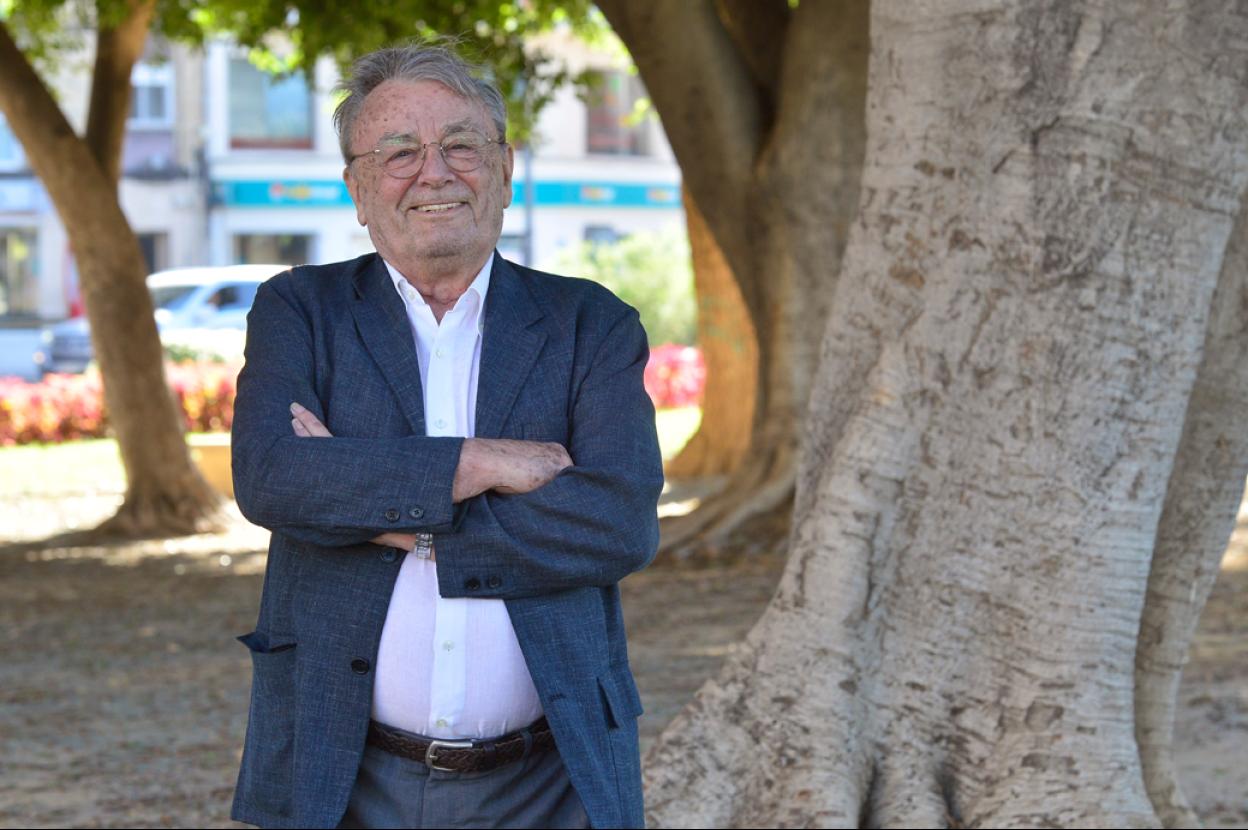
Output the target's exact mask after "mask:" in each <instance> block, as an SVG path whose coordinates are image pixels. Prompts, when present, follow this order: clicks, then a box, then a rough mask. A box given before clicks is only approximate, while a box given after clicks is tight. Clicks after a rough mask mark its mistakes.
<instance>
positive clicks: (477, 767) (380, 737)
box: [368, 718, 555, 772]
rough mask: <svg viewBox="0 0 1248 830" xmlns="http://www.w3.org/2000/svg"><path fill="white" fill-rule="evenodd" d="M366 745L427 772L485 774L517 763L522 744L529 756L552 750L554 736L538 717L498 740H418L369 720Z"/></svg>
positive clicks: (548, 726) (415, 737)
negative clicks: (425, 769) (431, 770)
mask: <svg viewBox="0 0 1248 830" xmlns="http://www.w3.org/2000/svg"><path fill="white" fill-rule="evenodd" d="M368 742H369V743H370V744H372V745H373V746H375V747H377V748H379V749H383V750H385V751H386V752H389V753H390V754H391V755H398V756H399V757H401V758H410V759H411V760H413V761H419V762H420V763H422V764H425V765H426V766H428V767H429V768H430V769H438V770H446V771H448V772H485V771H486V770H491V769H495V768H497V767H501V766H502V765H503V764H510V763H511V762H512V761H519V760H520V759H521V758H523V757H524V749H525V744H526V743H531V745H532V749H531V750H530V754H533V755H536V754H537V753H539V752H546V751H548V750H551V749H554V747H555V736H554V734H553V733H552V732H551V731H550V724H548V723H547V722H546V718H539V719H538V720H536V721H534V722H533V724H532V725H530V726H528V727H526V728H524V729H521V730H518V731H516V732H511V733H509V734H507V735H503V736H502V737H501V738H494V739H493V740H485V741H443V740H440V739H435V738H421V737H418V736H415V735H412V734H411V733H410V732H401V731H399V730H398V729H393V728H391V727H389V726H386V725H385V724H384V723H378V722H377V721H375V720H370V721H369V722H368Z"/></svg>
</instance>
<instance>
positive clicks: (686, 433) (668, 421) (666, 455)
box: [654, 406, 702, 461]
mask: <svg viewBox="0 0 1248 830" xmlns="http://www.w3.org/2000/svg"><path fill="white" fill-rule="evenodd" d="M654 423H655V426H656V427H657V428H658V430H659V449H660V451H662V453H663V460H664V461H669V460H671V459H672V458H675V457H676V454H677V453H678V452H680V451H681V450H682V449H684V446H685V444H687V443H688V442H689V439H690V438H692V437H693V434H694V433H695V432H697V431H698V425H699V424H701V423H702V409H701V407H697V406H685V407H681V408H680V409H660V410H659V411H658V412H656V413H655V416H654Z"/></svg>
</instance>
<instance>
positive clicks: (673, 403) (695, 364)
mask: <svg viewBox="0 0 1248 830" xmlns="http://www.w3.org/2000/svg"><path fill="white" fill-rule="evenodd" d="M704 386H706V364H705V363H703V362H702V352H700V351H698V350H697V349H695V348H694V347H693V346H682V345H680V344H679V343H668V344H665V345H663V346H656V347H654V348H653V349H651V350H650V362H649V363H647V364H646V392H648V393H649V395H650V399H651V400H652V401H654V405H655V408H657V409H667V408H669V407H679V406H696V405H697V404H699V403H701V402H702V388H703V387H704Z"/></svg>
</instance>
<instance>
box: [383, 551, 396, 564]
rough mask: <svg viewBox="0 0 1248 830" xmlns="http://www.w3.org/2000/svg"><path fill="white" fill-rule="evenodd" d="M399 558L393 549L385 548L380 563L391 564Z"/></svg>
mask: <svg viewBox="0 0 1248 830" xmlns="http://www.w3.org/2000/svg"><path fill="white" fill-rule="evenodd" d="M398 558H399V553H398V551H396V550H395V549H394V548H386V549H385V550H383V551H382V552H381V561H382V562H393V561H394V560H396V559H398Z"/></svg>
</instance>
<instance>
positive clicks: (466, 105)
mask: <svg viewBox="0 0 1248 830" xmlns="http://www.w3.org/2000/svg"><path fill="white" fill-rule="evenodd" d="M465 130H470V131H472V132H475V133H479V134H480V136H481V137H483V138H485V139H487V140H497V139H499V138H501V137H502V136H499V135H497V133H498V130H497V129H496V128H495V127H494V125H493V123H492V122H491V121H490V119H489V118H488V116H487V115H486V112H485V108H484V107H482V106H481V105H480V104H479V103H477V102H476V101H472V100H469V99H467V98H463V97H460V96H459V95H458V94H457V93H455V92H452V91H451V90H450V89H449V88H447V87H445V86H443V85H442V84H440V83H438V82H436V81H398V80H392V81H386V82H385V83H383V84H381V85H380V86H378V87H377V88H376V89H374V90H373V91H372V92H371V93H369V95H368V97H367V98H365V99H364V106H363V107H362V108H361V110H360V114H359V116H358V117H357V119H356V122H355V127H354V135H352V137H351V143H350V145H349V146H350V148H351V153H352V154H353V155H354V154H357V153H368V152H369V151H370V150H372V149H374V148H375V147H377V146H379V145H383V144H385V143H386V142H390V143H394V142H395V141H400V140H407V141H410V142H411V143H414V144H423V143H426V142H431V141H441V140H442V139H443V138H445V137H446V136H447V135H448V134H451V133H462V132H464V131H465ZM482 154H483V156H484V161H483V162H482V164H481V166H480V167H478V168H477V169H475V170H470V171H468V172H459V171H456V170H452V169H451V168H450V167H448V166H447V164H446V161H445V160H444V159H443V158H442V154H441V153H440V152H439V151H438V148H437V147H428V148H426V150H425V157H424V163H423V164H421V166H420V171H419V172H418V173H417V174H416V175H414V176H412V177H411V178H405V179H398V178H394V177H393V176H390V175H387V174H386V173H385V172H384V171H383V170H382V168H381V159H380V158H378V157H377V156H375V155H366V156H364V157H361V158H358V159H356V160H355V161H354V162H352V163H351V164H349V165H347V168H346V170H345V171H343V179H344V180H345V181H346V183H347V189H348V190H349V191H350V192H351V198H352V200H353V201H354V202H355V212H356V216H357V218H358V219H359V221H360V224H361V225H364V226H366V227H367V228H368V235H369V236H370V237H371V238H372V240H373V245H374V246H376V248H377V252H378V253H380V254H381V255H382V256H383V257H384V258H385V259H386V261H387V262H389V263H390V264H391V265H394V266H395V267H396V268H398V269H399V271H401V272H403V273H404V274H409V275H411V276H416V275H418V274H420V273H422V272H438V273H443V272H448V271H465V272H467V271H469V270H471V271H475V269H477V268H480V267H481V264H482V263H483V262H485V259H486V257H488V256H489V254H490V252H491V251H492V250H493V249H494V246H495V245H496V244H497V242H498V237H499V234H500V233H501V232H502V228H503V208H505V207H507V206H508V205H509V204H511V171H512V165H513V162H514V158H513V153H512V149H511V146H510V145H500V144H487V145H486V146H485V147H483V148H482ZM448 205H449V206H450V207H447V206H448Z"/></svg>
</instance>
